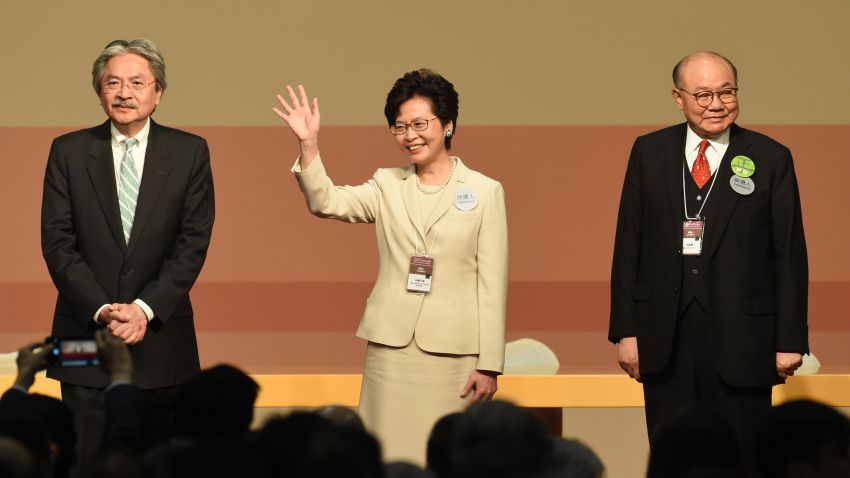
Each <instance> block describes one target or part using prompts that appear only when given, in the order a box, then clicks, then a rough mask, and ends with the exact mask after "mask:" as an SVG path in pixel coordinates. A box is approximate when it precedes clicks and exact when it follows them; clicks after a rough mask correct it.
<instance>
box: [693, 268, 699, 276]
mask: <svg viewBox="0 0 850 478" xmlns="http://www.w3.org/2000/svg"><path fill="white" fill-rule="evenodd" d="M691 274H693V275H697V274H699V269H691Z"/></svg>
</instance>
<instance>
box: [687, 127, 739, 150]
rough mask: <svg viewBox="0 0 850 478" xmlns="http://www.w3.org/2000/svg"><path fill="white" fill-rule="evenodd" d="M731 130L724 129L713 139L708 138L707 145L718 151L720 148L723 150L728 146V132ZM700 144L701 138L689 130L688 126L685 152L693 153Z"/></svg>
mask: <svg viewBox="0 0 850 478" xmlns="http://www.w3.org/2000/svg"><path fill="white" fill-rule="evenodd" d="M730 129H731V128H726V130H725V131H723V132H722V133H720V134H719V135H717V136H716V137H714V138H709V140H708V144H709V146H711V148H712V149H714V150H715V151H718V150H719V148H720V147H721V146H722V147H723V148H724V150H725V148H726V147H727V146H729V130H730ZM700 143H702V138H700V137H699V135H698V134H696V133H694V130H692V129H691V125H690V124H689V125H688V135H687V138H686V139H685V152H686V153H689V152H691V151H695V150H696V149H697V148H699V144H700Z"/></svg>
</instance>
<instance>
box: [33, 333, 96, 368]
mask: <svg viewBox="0 0 850 478" xmlns="http://www.w3.org/2000/svg"><path fill="white" fill-rule="evenodd" d="M44 346H45V347H48V348H50V353H48V354H47V364H48V365H49V366H51V367H88V366H94V365H100V355H99V354H98V353H97V344H96V343H95V341H94V338H91V337H47V340H46V341H45V343H44Z"/></svg>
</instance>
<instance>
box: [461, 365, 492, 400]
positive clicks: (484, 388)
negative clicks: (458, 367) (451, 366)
mask: <svg viewBox="0 0 850 478" xmlns="http://www.w3.org/2000/svg"><path fill="white" fill-rule="evenodd" d="M497 376H498V375H497V374H496V373H494V372H481V371H479V370H475V371H474V372H472V373H471V374H470V375H469V380H467V381H466V385H464V386H463V390H461V392H460V397H461V398H466V396H467V395H469V393H470V392H472V391H474V393H475V394H474V395H473V396H472V399H471V401H472V402H477V401H479V400H492V399H493V395H495V394H496V390H498V389H499V387H498V385H497V383H496V377H497Z"/></svg>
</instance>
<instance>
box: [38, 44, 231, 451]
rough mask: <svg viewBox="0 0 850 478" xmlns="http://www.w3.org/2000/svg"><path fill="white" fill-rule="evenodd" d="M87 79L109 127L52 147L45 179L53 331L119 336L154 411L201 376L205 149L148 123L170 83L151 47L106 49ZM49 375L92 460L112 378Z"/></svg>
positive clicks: (209, 203)
mask: <svg viewBox="0 0 850 478" xmlns="http://www.w3.org/2000/svg"><path fill="white" fill-rule="evenodd" d="M92 82H93V86H94V89H95V92H97V94H98V97H99V98H100V103H101V106H102V107H103V110H104V111H105V112H106V115H107V116H108V117H109V119H108V120H107V121H106V122H104V123H102V124H101V125H99V126H95V127H93V128H89V129H84V130H80V131H75V132H72V133H69V134H66V135H63V136H60V137H58V138H56V139H55V140H54V141H53V145H52V146H51V149H50V156H49V158H48V160H47V170H46V172H45V177H44V196H43V201H42V215H41V234H42V241H41V242H42V252H43V255H44V260H45V262H46V263H47V268H48V270H49V271H50V276H51V278H52V279H53V282H54V284H55V285H56V289H57V290H58V298H57V301H56V309H55V315H54V320H53V331H52V334H53V335H54V336H60V337H81V336H93V335H94V332H95V331H97V330H98V329H101V328H106V329H108V330H109V332H110V333H112V334H113V335H114V336H116V337H119V338H121V339H122V340H123V341H124V343H126V344H127V345H129V346H130V350H131V353H132V358H133V363H134V367H133V380H132V381H133V384H134V385H136V386H137V387H139V388H141V389H143V390H146V391H147V395H148V399H149V401H150V402H151V403H152V404H153V406H154V408H156V405H157V404H165V403H168V401H169V400H170V399H171V398H172V397H173V396H174V394H175V392H176V387H177V386H178V385H179V384H180V383H182V382H183V381H184V380H186V379H187V378H188V377H189V376H190V375H192V374H193V373H194V372H196V371H198V370H199V369H200V365H199V360H198V348H197V342H196V339H195V326H194V322H193V313H192V304H191V302H190V300H189V290H190V289H191V287H192V285H193V284H194V282H195V279H196V278H197V277H198V274H199V273H200V271H201V267H202V266H203V264H204V260H205V258H206V254H207V248H208V246H209V241H210V235H211V233H212V226H213V219H214V214H215V208H214V198H213V182H212V172H211V169H210V158H209V150H208V148H207V144H206V141H205V140H204V139H203V138H200V137H198V136H195V135H193V134H190V133H187V132H183V131H179V130H176V129H172V128H167V127H165V126H161V125H159V124H157V123H156V122H154V121H153V120H152V119H151V115H152V114H153V112H154V110H155V109H156V107H157V105H159V103H160V100H161V98H162V93H163V92H164V91H165V87H166V79H165V62H164V61H163V58H162V55H161V54H160V52H159V50H158V49H157V47H156V45H154V43H153V42H151V41H150V40H146V39H138V40H133V41H125V40H116V41H113V42H111V43H109V44H108V45H107V46H106V48H105V49H104V50H103V51H102V52H101V54H100V56H99V57H98V58H97V60H95V62H94V67H93V70H92ZM48 376H49V377H52V378H55V379H57V380H59V381H61V382H62V399H63V400H64V401H65V402H66V403H67V404H68V405H69V406H70V407H71V409H72V410H73V412H74V417H75V421H76V428H77V435H78V438H77V442H78V444H79V449H80V452H81V453H82V454H83V456H84V457H85V456H86V455H89V454H91V453H92V452H94V451H96V449H97V447H98V445H99V441H100V435H101V430H102V423H103V418H104V417H103V413H104V412H103V404H104V387H106V386H107V384H108V383H109V377H108V376H107V375H106V374H105V373H104V372H103V371H102V370H100V369H98V368H96V367H82V368H53V369H50V370H49V371H48ZM162 416H163V417H164V416H165V415H164V414H163V415H162ZM154 418H157V417H156V416H154ZM160 418H161V417H160ZM149 423H150V422H149Z"/></svg>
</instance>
